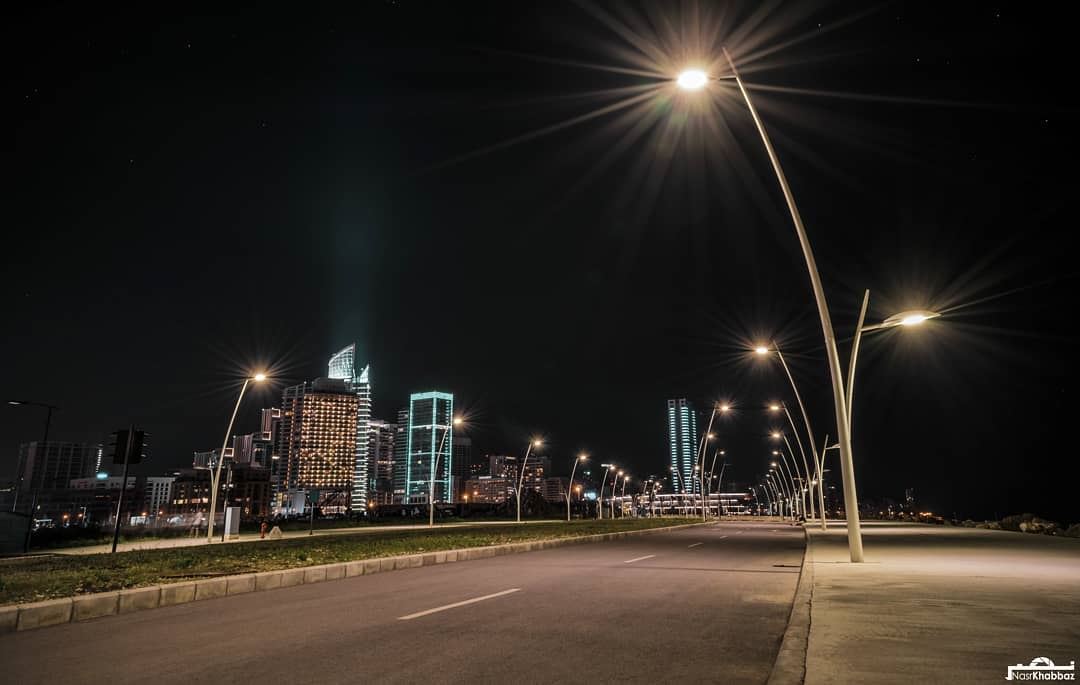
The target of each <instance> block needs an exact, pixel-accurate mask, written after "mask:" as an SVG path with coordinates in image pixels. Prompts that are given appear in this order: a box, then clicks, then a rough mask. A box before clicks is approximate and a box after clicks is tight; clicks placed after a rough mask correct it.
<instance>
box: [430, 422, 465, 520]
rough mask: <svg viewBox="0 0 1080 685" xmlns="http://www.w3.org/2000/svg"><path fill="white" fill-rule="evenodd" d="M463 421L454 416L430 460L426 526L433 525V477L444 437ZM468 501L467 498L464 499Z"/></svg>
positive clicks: (437, 470)
mask: <svg viewBox="0 0 1080 685" xmlns="http://www.w3.org/2000/svg"><path fill="white" fill-rule="evenodd" d="M464 424H465V420H464V419H463V418H461V417H460V416H455V417H454V418H453V419H451V420H450V423H449V424H447V425H446V427H445V428H443V434H442V437H441V438H440V439H439V449H437V450H435V458H434V459H432V460H431V478H429V479H428V526H429V527H431V526H434V525H435V476H436V475H437V474H438V473H439V458H440V457H441V456H442V451H443V445H445V444H446V436H447V435H448V434H449V433H450V428H451V426H462V425H464ZM466 501H468V498H466Z"/></svg>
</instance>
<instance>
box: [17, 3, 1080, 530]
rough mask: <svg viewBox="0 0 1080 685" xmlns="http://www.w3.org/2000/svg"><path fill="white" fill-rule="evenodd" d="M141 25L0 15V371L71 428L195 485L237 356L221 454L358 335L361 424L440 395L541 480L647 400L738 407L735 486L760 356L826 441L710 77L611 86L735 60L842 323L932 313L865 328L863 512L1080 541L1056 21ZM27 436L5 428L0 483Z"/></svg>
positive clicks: (1060, 29)
mask: <svg viewBox="0 0 1080 685" xmlns="http://www.w3.org/2000/svg"><path fill="white" fill-rule="evenodd" d="M141 11H142V12H144V13H141V14H140V13H138V12H139V11H136V13H125V14H124V15H123V16H107V15H103V14H100V13H99V12H98V11H97V8H96V7H93V8H92V7H89V6H87V5H85V4H84V3H71V4H51V5H43V6H41V7H39V8H37V9H34V10H32V11H31V13H29V14H23V15H22V16H20V17H16V18H13V19H11V20H10V21H9V30H10V33H11V35H10V36H9V39H8V43H9V46H10V48H11V51H12V54H11V56H9V61H8V63H9V65H11V71H13V72H14V74H15V76H14V85H13V86H12V87H11V88H10V89H9V93H10V94H11V95H10V99H9V106H8V110H9V111H10V112H12V113H13V117H12V118H13V120H14V126H13V133H14V136H13V137H14V150H13V153H12V154H11V156H10V157H9V160H10V162H9V164H8V168H9V170H10V173H11V176H12V177H13V179H14V185H13V187H9V191H10V192H9V194H8V196H7V197H8V200H7V203H6V204H7V212H8V217H7V219H6V220H5V221H4V223H5V225H6V226H7V230H5V231H4V234H5V245H4V250H3V253H2V254H3V257H2V258H3V274H4V281H5V284H6V287H5V288H4V289H3V291H2V292H3V295H2V307H3V312H2V314H3V321H4V335H3V336H0V358H2V359H3V360H4V364H3V368H2V375H0V385H2V387H3V392H4V394H5V395H6V396H8V397H10V398H27V399H34V400H38V401H47V402H51V403H54V404H57V405H60V406H61V407H62V410H61V412H60V413H59V414H58V415H57V416H56V419H55V422H54V433H53V435H54V436H55V437H56V438H58V439H70V440H92V441H98V440H101V439H102V438H103V436H104V435H105V434H107V433H109V432H110V431H112V430H114V429H116V428H117V427H119V426H123V425H126V424H127V423H129V422H135V423H137V424H138V425H140V426H142V427H144V428H145V429H146V430H148V431H149V432H150V433H151V434H152V441H153V447H154V458H153V461H152V462H151V463H150V464H148V465H147V466H146V469H148V470H151V471H152V470H160V471H164V470H167V469H169V468H173V467H177V466H181V465H184V464H186V463H189V461H190V454H191V452H192V451H194V450H201V449H209V448H211V447H214V446H217V445H218V444H220V440H221V434H222V432H223V430H224V427H225V423H226V422H227V420H228V412H229V410H230V409H231V404H232V402H233V401H234V400H235V393H236V392H237V390H238V388H239V380H238V379H240V378H242V376H243V374H244V372H245V370H246V369H255V368H261V367H263V366H267V365H269V366H270V368H271V369H272V370H273V373H274V377H275V381H276V383H277V388H276V390H270V389H264V390H258V391H256V392H254V393H253V394H252V395H251V396H250V398H249V399H248V400H246V401H245V410H244V411H243V412H242V413H241V417H240V420H239V422H238V425H237V430H236V432H247V431H251V430H254V428H255V424H254V422H255V416H256V412H257V410H258V408H260V407H262V406H269V405H270V404H273V403H276V402H278V401H280V394H279V393H280V388H281V386H283V385H285V384H291V383H296V382H300V381H302V380H307V379H310V378H313V377H315V376H318V375H322V374H324V373H325V361H326V358H327V357H328V356H329V354H330V353H332V352H334V351H335V350H337V349H338V348H340V347H342V346H343V345H345V344H347V343H349V342H351V341H356V342H357V343H358V346H359V350H360V354H361V356H362V357H363V358H365V359H367V360H369V361H370V363H371V365H372V369H373V376H374V379H375V395H374V396H375V414H376V416H378V417H381V418H386V419H392V418H393V417H394V415H395V413H396V410H397V409H398V408H399V407H400V406H402V405H403V404H404V403H405V402H406V401H407V397H408V393H409V392H413V391H420V390H428V389H431V388H440V389H447V390H451V391H453V392H455V393H456V395H457V396H458V401H459V404H460V405H462V406H464V407H465V408H467V409H468V412H469V414H470V421H471V431H472V434H473V435H474V439H475V441H476V443H477V446H478V449H480V450H483V451H493V452H494V451H520V450H521V449H523V448H524V446H525V443H526V441H527V440H528V437H529V436H530V435H532V434H534V433H537V434H542V435H544V436H545V437H546V438H547V440H548V443H549V447H548V448H547V449H548V453H549V454H550V455H551V456H552V458H553V461H554V463H555V465H556V469H560V468H561V464H563V463H564V462H565V463H566V464H567V465H568V464H569V460H570V458H571V455H572V454H574V453H575V452H576V451H577V450H578V449H580V448H585V449H587V450H588V451H590V452H591V453H593V454H595V455H596V456H597V457H600V458H601V459H602V460H607V459H611V460H616V461H618V462H619V463H623V464H626V465H628V467H629V468H630V469H631V472H632V473H634V474H636V475H639V476H644V475H648V474H649V473H650V472H653V473H655V472H661V471H663V470H664V469H665V468H666V454H665V445H666V436H665V419H664V401H665V399H667V398H668V397H677V396H686V397H690V398H692V399H694V400H695V401H696V402H697V403H698V404H699V406H702V407H705V406H708V403H709V402H710V401H711V400H714V399H721V398H722V399H727V400H731V401H733V402H735V404H736V406H737V408H738V410H737V412H735V414H734V416H732V417H730V418H729V419H727V420H725V421H724V423H723V425H722V427H721V435H722V438H721V440H722V443H723V445H724V446H725V447H726V449H727V451H728V453H729V454H730V455H731V456H732V459H733V466H732V470H733V471H734V476H735V477H736V478H737V479H739V480H747V479H751V478H756V477H759V474H760V473H761V472H762V471H763V470H764V468H765V463H766V461H767V455H768V451H769V449H770V446H769V443H768V441H767V439H766V437H765V436H766V433H767V431H768V430H769V429H770V428H771V427H772V426H773V425H775V424H774V423H773V422H772V421H770V420H769V419H768V418H767V417H766V416H764V413H763V412H762V411H761V407H762V405H763V404H764V403H765V402H767V401H769V400H772V399H775V398H788V396H787V395H786V394H785V391H786V386H785V384H784V383H783V382H782V381H783V378H782V376H781V375H780V371H779V369H778V368H776V367H775V366H773V367H769V366H768V365H765V364H763V363H761V362H760V361H757V360H755V359H753V358H751V357H748V356H747V354H746V346H747V345H749V344H751V343H753V342H756V341H758V340H767V339H768V338H770V337H773V338H775V339H776V340H777V341H779V343H780V344H781V346H782V347H783V348H784V349H785V350H786V351H787V353H788V356H789V357H790V360H791V363H792V366H793V370H794V371H795V373H796V375H797V378H798V381H799V383H800V384H801V386H802V388H803V389H804V394H805V395H806V396H807V399H808V401H809V404H810V410H811V415H812V420H813V422H814V428H815V431H816V432H817V434H818V440H819V441H820V440H821V439H823V437H824V435H823V434H824V433H825V432H832V433H835V431H834V430H832V422H831V421H830V418H829V417H830V415H831V414H830V412H831V403H830V394H829V386H828V376H827V368H826V366H825V363H824V355H823V351H822V350H823V348H822V345H821V329H820V325H819V323H818V319H817V314H816V310H815V308H814V301H813V297H812V293H811V290H810V285H809V280H808V278H807V275H806V273H807V272H806V267H805V263H804V262H803V261H802V256H801V253H800V251H799V246H798V243H797V241H796V239H795V234H794V232H793V230H792V228H791V224H790V220H789V218H788V216H787V215H786V213H785V211H784V204H783V198H782V196H781V194H780V192H779V190H778V188H777V185H776V182H775V180H774V178H773V176H772V172H771V169H770V167H769V166H768V160H767V158H766V156H765V154H764V150H763V148H762V146H761V144H760V140H759V139H758V138H757V137H756V135H755V131H754V129H753V127H752V122H751V120H750V118H749V116H748V114H747V112H746V110H745V108H744V107H743V105H742V103H741V102H740V101H739V100H738V99H737V97H733V96H732V95H731V93H732V91H730V82H729V81H728V82H722V83H721V85H719V86H717V87H716V88H715V89H713V90H712V91H711V94H710V95H709V96H707V97H715V98H716V102H717V103H718V104H717V107H718V110H711V111H710V110H706V109H703V108H701V107H697V108H696V109H695V107H694V105H693V104H692V103H691V102H690V101H689V100H687V99H686V98H688V97H689V96H686V95H678V94H675V95H674V96H672V95H671V90H670V88H668V87H667V86H665V85H664V83H665V82H664V81H663V80H659V79H658V78H656V77H649V76H647V75H643V74H642V73H635V72H639V71H641V70H642V64H643V63H644V62H647V61H650V60H651V61H652V62H654V63H656V62H660V63H662V64H663V65H664V66H665V68H666V67H670V68H671V69H674V68H675V65H682V64H684V63H686V62H688V61H693V60H694V59H698V60H699V61H700V59H707V60H715V59H717V57H718V54H717V53H716V49H717V48H718V47H719V45H720V44H727V45H729V46H730V47H731V48H732V52H733V53H734V54H735V58H736V60H737V61H739V62H740V63H742V64H744V65H745V66H744V67H743V71H744V74H743V75H744V78H745V80H746V81H747V82H748V83H750V84H753V85H754V86H756V88H754V89H753V90H752V91H751V92H752V94H753V96H754V97H755V99H756V103H757V105H758V108H759V110H760V112H761V114H762V116H763V118H764V119H765V122H766V125H767V127H768V128H769V130H770V133H771V134H772V136H773V138H774V142H775V144H776V147H777V149H778V152H779V154H780V157H781V160H782V163H783V164H784V166H785V169H786V171H787V173H788V175H789V178H790V181H791V184H792V187H793V190H794V193H795V196H796V198H797V200H798V202H799V205H800V208H801V210H802V213H803V216H804V219H805V222H806V225H807V229H808V232H809V235H810V240H811V242H812V245H813V247H814V250H815V252H816V256H817V259H818V262H819V267H820V270H821V272H822V274H823V277H824V280H825V287H826V290H827V293H828V297H829V302H830V306H831V308H832V310H833V317H834V320H835V324H836V326H837V331H838V336H839V337H840V338H842V339H847V338H849V337H850V331H851V330H852V329H853V327H854V325H855V318H856V316H857V313H858V306H859V303H860V301H861V295H862V291H863V289H865V288H869V289H871V291H872V296H871V308H870V315H869V320H870V321H879V320H881V319H882V318H884V317H885V316H888V315H889V314H892V313H895V312H896V311H898V310H901V309H906V308H911V307H923V306H927V307H931V308H935V309H938V310H942V311H946V312H947V315H946V316H944V317H942V318H941V319H939V320H937V321H934V322H932V324H933V325H929V326H927V327H926V328H925V329H922V330H903V331H891V332H889V333H887V334H882V335H878V336H874V337H868V338H867V339H866V341H865V345H864V348H863V350H864V351H863V356H862V357H861V359H860V368H859V374H858V385H857V389H856V402H855V429H854V430H855V451H856V468H857V471H856V473H857V476H858V479H859V483H860V495H862V496H864V497H880V496H889V497H893V498H896V499H900V498H901V497H902V495H903V490H904V488H905V487H914V488H915V489H916V493H917V495H918V496H919V498H920V501H921V502H923V503H924V504H925V506H926V508H932V509H933V510H935V511H940V512H943V513H945V514H947V515H951V514H952V512H957V513H958V514H959V515H961V516H976V517H990V516H994V515H998V516H1001V515H1004V514H1007V513H1013V512H1019V511H1035V512H1038V513H1043V514H1046V515H1049V516H1051V517H1056V518H1058V519H1062V520H1068V522H1075V521H1078V520H1080V505H1078V504H1077V502H1080V499H1078V498H1076V497H1075V495H1074V493H1075V483H1076V477H1077V476H1078V475H1080V474H1078V469H1077V466H1076V459H1075V457H1074V455H1073V453H1074V450H1073V449H1072V447H1071V442H1072V435H1071V429H1070V426H1071V424H1072V421H1073V420H1075V419H1074V417H1073V416H1072V414H1071V413H1069V414H1067V413H1066V412H1067V409H1071V407H1070V406H1069V404H1070V403H1069V400H1068V397H1069V390H1071V388H1073V387H1075V384H1076V382H1077V373H1076V369H1075V364H1074V359H1075V358H1076V340H1077V339H1076V337H1075V335H1073V334H1072V331H1071V328H1072V326H1071V321H1072V318H1073V312H1074V309H1075V297H1074V295H1075V292H1076V279H1075V273H1076V268H1075V266H1074V263H1073V260H1074V256H1073V254H1072V244H1073V243H1072V241H1071V240H1070V239H1069V238H1070V237H1071V236H1070V235H1069V234H1070V233H1071V232H1072V230H1073V229H1074V227H1075V219H1074V218H1073V217H1074V214H1073V213H1072V212H1070V211H1068V204H1067V203H1070V202H1071V201H1072V200H1074V197H1075V192H1076V181H1077V173H1076V171H1075V167H1074V166H1073V165H1072V164H1071V163H1070V160H1072V159H1074V158H1075V156H1076V154H1077V151H1078V150H1077V147H1078V146H1077V123H1078V122H1077V115H1076V113H1077V108H1076V105H1077V101H1076V94H1075V88H1074V84H1075V80H1076V74H1075V62H1076V60H1075V57H1074V55H1073V42H1074V38H1073V36H1072V35H1071V31H1072V26H1073V24H1072V23H1071V22H1070V21H1069V19H1068V17H1067V16H1066V14H1065V12H1066V10H1065V9H1064V7H1062V6H1060V5H1059V4H1058V3H1000V4H996V5H994V4H987V3H982V2H954V3H904V2H898V3H884V4H881V5H878V6H876V7H874V8H870V9H867V7H866V6H865V5H864V4H863V3H852V4H843V3H829V4H822V5H820V6H813V5H807V4H803V3H789V4H784V5H780V6H778V7H776V8H775V9H773V10H772V11H764V10H758V9H757V5H756V4H747V5H745V6H743V5H738V4H731V3H700V4H693V3H685V4H676V3H672V4H670V5H660V4H650V5H646V6H639V5H634V4H625V3H619V4H607V3H597V4H595V5H594V4H592V3H581V4H576V3H558V2H542V3H535V4H526V3H482V2H473V3H467V4H462V3H419V2H410V1H408V0H401V1H400V2H370V3H364V2H359V3H349V4H347V5H343V6H341V7H332V6H328V5H314V4H313V5H312V6H310V7H309V6H304V7H303V8H302V9H298V8H297V7H292V8H290V9H289V10H288V11H287V12H278V11H277V10H276V9H273V8H272V7H271V6H261V7H258V8H253V9H251V10H248V11H243V12H233V13H228V12H226V13H220V14H214V15H187V14H180V13H178V12H177V11H176V10H170V11H168V12H166V11H165V10H164V9H163V8H160V7H158V6H156V5H155V6H152V7H151V6H147V7H146V8H143V9H142V10H141ZM702 26H715V27H716V28H717V30H716V33H715V36H714V38H715V39H714V40H709V41H705V44H707V45H708V47H707V48H702V47H701V45H703V43H702V42H701V41H700V40H698V39H697V38H695V37H694V36H696V35H700V33H701V31H702V29H701V27H702ZM709 35H713V34H712V33H711V32H710V34H709ZM672 36H683V37H686V40H685V41H683V42H681V43H679V42H677V41H673V40H672ZM676 45H681V46H683V47H679V48H677V49H676V47H673V46H676ZM685 46H690V47H685ZM774 48H775V51H772V52H767V53H766V51H767V50H772V49H774ZM695 51H697V52H708V54H707V55H698V54H693V53H694V52H695ZM658 55H659V57H658ZM665 59H666V60H668V61H666V62H665V61H664V60H665ZM716 64H719V62H716ZM590 65H592V66H590ZM597 65H599V66H600V67H605V68H595V67H596V66H597ZM606 67H616V68H619V69H622V70H612V69H608V68H606ZM662 71H663V70H662ZM665 73H666V74H667V75H673V72H671V71H670V70H668V71H667V72H665ZM666 77H667V76H665V77H664V78H666ZM650 83H652V84H654V85H655V89H656V90H657V91H658V92H657V93H654V94H653V95H652V96H649V97H648V99H646V100H644V101H643V102H642V103H639V104H640V106H633V107H621V108H620V107H619V103H620V101H623V100H625V99H626V98H628V97H634V96H635V95H636V94H637V93H639V92H641V91H640V90H638V91H633V90H630V89H633V88H639V87H647V86H648V85H649V84H650ZM710 88H713V87H712V86H710ZM725 88H728V90H726V91H725V90H724V89H725ZM777 88H780V89H782V90H777ZM616 89H624V90H616ZM722 92H727V93H728V95H727V96H724V95H722V94H720V95H717V93H722ZM680 98H683V99H680ZM705 102H708V100H705ZM699 104H700V101H699ZM603 108H608V109H609V110H610V111H606V112H601V111H599V110H601V109H603ZM590 112H591V113H594V116H585V115H588V114H589V113H590ZM719 121H723V122H724V123H723V124H722V125H720V124H717V122H719ZM512 141H517V142H514V143H513V144H510V143H511V142H512ZM1059 160H1060V161H1059ZM841 353H842V355H844V358H845V361H846V354H847V344H846V343H845V344H844V345H842V349H841ZM8 397H5V398H4V399H7V398H8ZM789 401H790V398H789ZM40 423H41V422H40V416H39V413H38V412H34V411H33V410H28V409H26V408H12V407H8V408H6V409H3V410H2V411H0V446H2V454H3V455H5V456H4V457H3V458H4V459H5V460H6V461H7V462H8V463H9V464H10V463H13V461H14V455H15V453H16V450H17V446H18V444H19V442H21V441H26V440H32V439H36V438H37V437H38V436H39V433H40V429H41V427H40ZM834 459H835V457H834ZM833 465H834V466H835V463H834V464H833Z"/></svg>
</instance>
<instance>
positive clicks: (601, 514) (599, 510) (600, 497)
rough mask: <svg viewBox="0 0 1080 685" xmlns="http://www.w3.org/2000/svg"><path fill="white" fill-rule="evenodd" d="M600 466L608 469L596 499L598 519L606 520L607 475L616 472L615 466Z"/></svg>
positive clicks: (605, 471)
mask: <svg viewBox="0 0 1080 685" xmlns="http://www.w3.org/2000/svg"><path fill="white" fill-rule="evenodd" d="M600 466H606V467H607V468H606V469H605V470H604V478H603V480H601V481H600V492H599V493H598V494H597V498H596V518H598V519H602V518H604V485H605V484H606V483H607V475H608V474H609V473H611V472H612V471H614V470H615V464H600ZM672 468H675V467H674V466H673V467H672Z"/></svg>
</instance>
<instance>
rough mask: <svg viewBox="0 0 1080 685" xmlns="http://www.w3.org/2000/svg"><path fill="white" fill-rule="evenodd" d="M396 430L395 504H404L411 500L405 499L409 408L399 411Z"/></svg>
mask: <svg viewBox="0 0 1080 685" xmlns="http://www.w3.org/2000/svg"><path fill="white" fill-rule="evenodd" d="M395 425H396V428H395V429H394V491H393V503H394V504H404V503H407V502H408V501H409V500H408V498H406V497H405V483H406V482H408V480H409V479H408V468H409V460H408V458H407V456H408V454H409V452H408V449H409V440H408V438H407V437H406V433H408V431H409V408H408V407H404V408H402V409H399V410H398V414H397V424H395Z"/></svg>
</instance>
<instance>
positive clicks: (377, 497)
mask: <svg viewBox="0 0 1080 685" xmlns="http://www.w3.org/2000/svg"><path fill="white" fill-rule="evenodd" d="M395 437H397V425H396V424H393V423H387V422H386V421H378V420H372V421H371V445H370V447H369V449H368V454H369V456H370V459H371V462H370V466H369V469H368V474H369V476H370V477H371V485H370V488H369V489H370V495H371V500H372V501H374V502H375V503H376V504H391V503H393V501H394V449H395V440H394V438H395Z"/></svg>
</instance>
